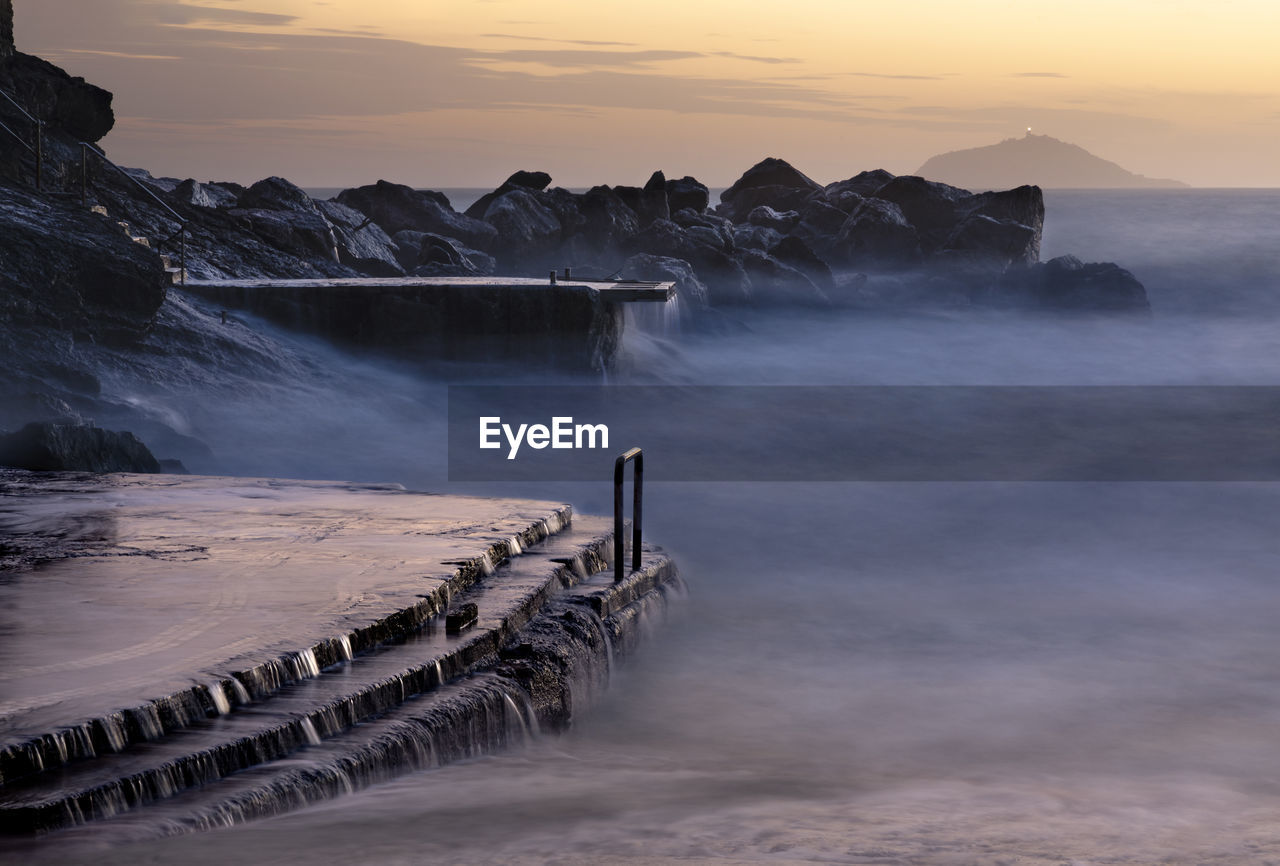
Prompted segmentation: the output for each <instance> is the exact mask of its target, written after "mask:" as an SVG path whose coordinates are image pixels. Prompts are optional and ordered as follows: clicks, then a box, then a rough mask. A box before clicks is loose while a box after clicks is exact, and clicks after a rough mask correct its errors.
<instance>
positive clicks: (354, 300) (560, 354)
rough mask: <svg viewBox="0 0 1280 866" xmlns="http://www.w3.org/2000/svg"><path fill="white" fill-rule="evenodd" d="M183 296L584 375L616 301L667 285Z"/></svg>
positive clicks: (458, 286)
mask: <svg viewBox="0 0 1280 866" xmlns="http://www.w3.org/2000/svg"><path fill="white" fill-rule="evenodd" d="M185 289H186V290H187V291H190V292H193V293H195V294H197V295H199V296H201V297H203V298H205V299H207V300H210V301H212V302H214V303H216V304H219V305H221V306H224V307H227V308H229V309H239V310H247V311H249V312H252V313H254V314H256V315H260V316H263V317H264V318H266V319H268V320H270V321H272V322H275V323H277V324H280V325H283V326H285V327H288V328H293V329H296V330H301V331H305V332H308V333H314V334H319V335H321V336H324V337H327V338H329V339H332V340H335V341H337V342H340V343H345V344H347V345H352V346H359V347H364V348H373V349H379V350H382V351H389V352H393V353H396V354H399V355H403V356H409V357H424V358H443V359H459V360H462V359H469V360H475V359H482V360H495V361H503V360H507V361H510V360H516V361H524V362H528V361H530V360H533V361H536V362H539V363H542V364H546V365H548V366H551V367H557V368H562V369H591V370H600V369H606V368H608V367H609V366H610V365H611V364H612V362H613V358H614V355H615V353H616V352H617V349H618V344H619V342H620V340H621V337H622V328H623V317H622V307H621V305H622V304H625V303H666V302H667V301H669V300H671V299H672V298H674V297H675V284H674V283H670V282H641V281H634V280H628V281H593V280H574V279H568V278H559V279H556V280H554V281H553V280H551V279H550V278H541V279H534V278H521V277H434V278H429V277H407V278H391V279H332V280H328V279H316V280H265V279H264V280H213V281H208V280H189V281H188V282H187V284H186V286H185Z"/></svg>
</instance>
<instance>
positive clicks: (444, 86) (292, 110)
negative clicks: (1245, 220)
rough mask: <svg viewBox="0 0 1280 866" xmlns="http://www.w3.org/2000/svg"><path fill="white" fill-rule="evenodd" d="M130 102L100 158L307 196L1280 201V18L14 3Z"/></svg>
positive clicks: (819, 5)
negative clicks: (1207, 197)
mask: <svg viewBox="0 0 1280 866" xmlns="http://www.w3.org/2000/svg"><path fill="white" fill-rule="evenodd" d="M14 6H15V14H16V32H17V41H18V48H19V49H20V50H22V51H26V52H28V53H31V54H38V55H40V56H43V57H46V58H48V59H50V60H52V61H54V62H55V63H57V64H59V65H60V66H62V67H64V68H66V69H67V70H68V71H70V72H71V73H72V74H75V75H83V76H85V77H86V78H88V79H89V80H90V81H92V82H94V83H96V84H99V85H101V86H103V87H106V88H108V89H109V90H112V91H113V92H114V93H115V107H116V114H117V123H116V130H115V131H114V132H113V133H112V134H111V135H110V136H109V137H108V138H107V139H106V141H105V145H106V147H107V149H108V151H109V152H110V153H111V154H112V155H113V156H114V157H115V158H116V159H117V160H118V161H122V162H124V163H125V164H131V165H140V166H143V167H146V168H148V169H150V170H152V171H153V172H154V173H156V174H171V175H177V176H180V177H187V176H191V175H194V176H196V177H197V178H199V179H202V180H237V181H241V182H251V181H253V180H256V179H258V178H261V177H264V176H267V175H271V174H280V175H284V176H286V177H289V178H290V179H292V180H294V181H295V182H298V183H300V184H303V185H306V186H346V185H351V184H358V183H369V182H372V181H373V180H376V179H378V178H380V177H385V178H387V179H391V180H396V181H400V182H404V183H410V184H413V185H416V186H433V187H459V186H492V185H495V184H496V183H498V182H499V181H501V180H502V179H503V178H505V177H506V176H507V175H508V174H510V173H511V172H512V171H514V170H516V169H519V168H525V169H540V170H545V171H548V172H550V173H551V174H552V175H553V176H554V178H555V180H556V182H557V183H559V184H562V185H565V186H587V185H591V184H594V183H643V181H644V180H645V178H646V177H647V176H648V175H649V173H650V172H651V171H653V170H654V169H658V168H661V169H663V170H664V171H665V172H666V173H667V175H668V176H669V177H670V176H677V177H678V176H681V175H685V174H692V175H694V176H696V177H698V178H699V179H701V180H703V181H705V182H707V183H709V184H711V185H713V186H717V185H727V184H728V183H730V182H732V181H733V180H734V178H736V177H737V176H738V175H739V174H740V173H741V172H742V171H743V170H744V169H745V168H747V167H748V166H750V165H751V164H752V163H754V162H756V161H758V160H759V159H761V158H763V157H765V156H779V157H783V158H785V159H787V160H789V161H790V162H792V163H793V164H795V165H796V166H797V167H798V168H800V169H801V170H803V171H805V172H806V173H808V174H809V175H810V176H812V177H813V178H814V179H816V180H819V181H822V182H829V181H833V180H838V179H841V178H844V177H848V176H850V175H852V174H854V173H856V172H858V171H860V170H863V169H869V168H876V167H882V168H886V169H889V170H890V171H892V172H894V173H907V172H911V171H914V170H915V169H917V168H918V167H919V166H920V164H921V163H923V162H924V160H925V159H927V158H928V157H930V156H932V155H934V154H936V153H940V152H943V151H948V150H956V149H959V148H965V147H975V146H978V145H984V144H993V143H995V142H997V141H999V140H1001V139H1004V138H1008V137H1010V136H1017V135H1021V134H1023V133H1024V132H1025V131H1026V128H1027V127H1032V128H1033V130H1034V131H1035V132H1036V133H1038V134H1046V135H1051V136H1054V137H1056V138H1060V139H1063V140H1065V141H1069V142H1072V143H1075V144H1079V145H1081V146H1083V147H1085V148H1087V149H1088V150H1090V151H1092V152H1093V153H1095V154H1097V155H1099V156H1102V157H1104V158H1106V159H1110V160H1113V161H1115V162H1118V163H1119V164H1120V165H1122V166H1124V167H1125V168H1127V169H1129V170H1130V171H1135V172H1138V173H1141V174H1146V175H1149V176H1154V177H1171V178H1176V179H1179V180H1183V181H1186V182H1188V183H1191V184H1194V185H1197V186H1280V159H1277V157H1276V154H1277V153H1278V152H1280V50H1277V47H1276V46H1277V45H1278V44H1280V3H1276V2H1275V0H1107V2H1102V0H1071V2H1055V0H1042V2H1034V3H1033V2H1025V0H964V2H953V0H896V2H874V3H872V2H853V0H787V2H774V3H758V2H752V0H733V2H730V0H647V2H643V3H638V2H634V0H633V2H615V0H595V2H580V0H536V2H535V0H359V2H354V0H328V2H324V0H15V3H14Z"/></svg>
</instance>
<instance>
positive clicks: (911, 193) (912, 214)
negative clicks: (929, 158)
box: [875, 175, 971, 253]
mask: <svg viewBox="0 0 1280 866" xmlns="http://www.w3.org/2000/svg"><path fill="white" fill-rule="evenodd" d="M970 197H971V196H970V193H969V191H968V190H963V189H960V188H959V187H954V186H948V185H947V184H945V183H936V182H934V181H931V180H925V179H924V178H922V177H916V176H915V175H903V176H901V177H895V178H894V179H893V180H891V181H889V182H888V183H886V184H885V185H884V186H882V187H880V188H879V189H878V190H876V192H875V198H877V199H879V200H881V201H887V202H890V203H892V204H894V205H897V207H898V210H899V211H900V212H901V213H902V215H903V217H904V218H905V219H906V221H907V222H908V223H909V224H910V225H911V227H912V228H914V229H915V231H916V234H917V235H918V237H919V239H920V245H921V247H922V249H923V251H924V252H925V253H929V252H932V251H933V250H936V249H939V248H940V247H941V246H942V244H943V242H944V241H945V240H946V239H947V237H948V236H949V235H950V234H951V232H952V230H953V229H954V228H955V225H956V223H957V222H959V219H960V217H961V215H962V213H963V209H962V207H961V205H962V203H963V202H965V200H967V199H969V198H970Z"/></svg>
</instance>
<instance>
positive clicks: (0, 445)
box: [0, 422, 161, 473]
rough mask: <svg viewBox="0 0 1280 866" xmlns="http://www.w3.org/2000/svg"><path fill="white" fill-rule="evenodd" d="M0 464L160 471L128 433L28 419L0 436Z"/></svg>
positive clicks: (61, 469) (75, 469)
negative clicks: (14, 431)
mask: <svg viewBox="0 0 1280 866" xmlns="http://www.w3.org/2000/svg"><path fill="white" fill-rule="evenodd" d="M0 465H3V466H10V467H13V468H15V469H26V470H29V471H31V472H149V473H156V472H160V471H161V468H160V463H159V461H158V460H156V458H155V456H154V455H153V454H152V453H151V451H150V450H148V448H147V446H146V445H143V444H142V442H141V441H139V440H138V437H136V436H134V435H133V434H132V433H128V432H121V433H115V432H112V431H110V430H101V429H99V428H97V427H89V426H84V425H69V424H53V423H49V422H32V423H30V424H28V425H27V426H25V427H23V428H22V429H21V430H19V431H18V432H17V433H10V434H8V435H3V436H0Z"/></svg>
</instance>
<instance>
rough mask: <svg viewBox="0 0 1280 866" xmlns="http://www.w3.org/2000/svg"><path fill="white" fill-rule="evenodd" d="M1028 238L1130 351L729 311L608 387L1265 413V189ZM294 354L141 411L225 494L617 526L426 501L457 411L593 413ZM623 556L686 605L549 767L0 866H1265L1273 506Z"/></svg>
mask: <svg viewBox="0 0 1280 866" xmlns="http://www.w3.org/2000/svg"><path fill="white" fill-rule="evenodd" d="M450 194H451V201H454V204H455V206H458V207H459V208H462V207H465V206H466V204H467V202H466V201H465V196H463V195H462V194H461V191H450ZM455 196H456V198H455ZM1046 206H1047V217H1046V222H1045V231H1044V242H1043V250H1042V258H1049V257H1053V256H1058V255H1063V254H1067V253H1071V254H1074V255H1076V256H1078V257H1079V258H1081V259H1082V260H1084V261H1114V262H1117V263H1119V264H1121V265H1122V266H1123V267H1125V268H1126V269H1128V270H1130V271H1131V272H1132V273H1133V274H1134V275H1135V276H1136V277H1137V278H1138V279H1139V280H1140V281H1141V282H1142V283H1143V284H1144V285H1145V286H1146V289H1147V292H1148V295H1149V298H1150V301H1151V307H1152V312H1151V315H1150V316H1081V315H1063V314H1046V313H1030V312H1009V311H991V310H975V309H965V308H957V307H949V308H945V309H913V310H909V311H901V312H897V313H894V312H886V311H877V312H874V313H871V312H867V311H860V310H855V309H848V310H844V309H841V310H836V311H831V310H818V309H808V308H806V309H786V310H783V309H777V308H772V309H758V310H736V311H733V312H732V314H726V316H724V317H723V318H722V319H721V320H719V321H718V324H717V326H716V327H714V328H699V327H696V326H688V327H685V328H684V329H683V330H677V331H672V330H670V329H668V330H666V331H657V330H645V329H642V328H635V329H632V330H631V331H629V332H628V336H627V338H626V340H627V343H626V345H625V347H624V349H625V351H624V356H625V358H626V360H627V363H626V365H625V366H624V367H623V368H622V369H621V370H620V371H617V372H614V373H613V374H612V376H611V378H610V380H609V382H610V384H611V385H612V384H630V383H637V384H670V385H777V386H794V385H876V386H895V385H931V386H959V385H966V386H969V385H1029V386H1055V385H1075V386H1079V385H1124V386H1150V387H1163V386H1170V385H1195V386H1203V387H1210V388H1212V387H1217V386H1224V387H1225V386H1241V385H1249V386H1255V385H1263V386H1276V385H1280V190H1207V189H1195V190H1152V191H1088V190H1081V191H1049V192H1048V193H1047V194H1046ZM262 327H263V328H267V326H266V325H265V324H264V325H262ZM280 339H282V340H284V339H292V338H289V337H288V336H287V335H281V337H280ZM293 345H295V351H296V352H297V353H298V354H299V357H305V358H309V359H310V360H309V361H308V362H307V363H300V364H298V365H296V368H295V372H296V375H297V376H299V377H300V380H299V381H300V383H291V382H289V381H285V380H283V379H282V380H280V381H275V382H267V383H264V384H263V386H262V388H261V389H258V390H252V389H243V390H242V391H241V392H240V393H237V394H234V395H225V396H224V397H223V398H221V399H220V400H219V401H216V403H217V404H216V405H209V403H208V401H200V400H199V399H197V397H198V395H185V396H184V395H182V394H178V393H176V392H166V393H155V394H150V395H142V397H145V398H146V399H150V400H153V401H155V402H156V403H157V404H161V405H160V408H163V409H164V410H166V411H168V412H169V413H171V415H172V417H174V418H177V419H179V420H180V421H181V422H182V424H183V425H185V427H184V429H187V430H189V431H190V432H191V434H192V435H196V436H199V437H201V438H205V439H206V440H207V441H215V442H218V443H221V448H220V449H219V450H220V453H222V454H223V455H224V458H223V464H222V465H221V467H220V468H221V469H222V470H223V471H226V472H234V473H242V474H267V475H286V476H303V477H337V478H351V479H359V480H376V481H398V482H400V483H403V484H405V485H406V486H409V487H414V488H428V489H432V490H438V491H441V492H457V493H482V494H484V493H492V494H497V493H502V494H509V495H523V496H529V497H536V498H550V499H562V500H564V501H568V502H572V503H573V504H574V506H575V508H576V509H577V510H578V511H579V512H581V513H594V514H607V513H610V510H611V494H612V490H611V485H610V484H609V481H608V479H607V478H602V479H601V481H600V482H599V483H590V482H547V483H543V484H535V483H531V482H520V483H514V482H513V483H503V482H501V481H496V482H489V483H484V484H480V483H468V484H463V483H458V482H452V483H451V482H449V481H448V474H447V465H446V464H445V461H444V458H443V456H442V454H443V451H444V443H443V441H442V437H443V436H444V429H445V425H444V422H443V420H442V418H441V414H442V412H443V406H444V390H445V386H446V385H448V384H449V383H450V382H453V381H459V380H461V379H464V378H465V379H466V380H467V381H472V382H474V381H476V379H477V376H479V378H480V379H484V378H485V377H486V376H487V377H489V378H491V379H492V380H494V381H528V380H529V379H531V378H537V379H538V380H539V381H541V382H544V383H551V384H555V383H557V382H560V381H563V382H565V383H571V384H580V383H582V382H585V381H591V380H588V379H584V378H581V377H579V378H572V377H564V378H558V377H556V376H553V375H551V374H547V373H545V372H541V371H538V372H531V371H529V370H526V369H514V368H501V367H494V368H492V369H482V370H481V371H480V372H479V373H477V371H476V370H475V369H468V370H461V369H451V368H448V367H440V368H435V369H432V370H431V371H429V372H426V373H424V372H422V371H421V370H420V369H417V368H412V369H411V368H407V367H405V366H392V365H389V364H383V363H382V362H378V361H374V360H370V359H367V358H364V359H354V358H351V357H348V356H345V355H341V354H339V353H337V352H335V351H333V350H332V349H329V348H326V347H323V346H320V345H318V344H315V343H295V344H293ZM303 380H305V381H303ZM104 387H106V388H108V389H109V388H111V387H114V386H113V383H112V382H111V381H108V382H106V384H105V385H104ZM140 390H141V389H140ZM291 394H296V396H293V397H291V396H290V395H291ZM142 397H140V398H139V399H142ZM778 424H779V425H780V426H779V430H778V437H777V441H778V442H779V443H780V445H779V447H780V448H782V449H784V450H785V448H786V447H787V446H786V442H787V441H788V440H787V431H786V430H785V419H780V420H779V422H778ZM689 435H690V436H691V437H700V438H711V437H731V436H732V435H733V431H732V430H724V429H694V430H690V431H689ZM228 443H229V444H228ZM784 458H785V454H784ZM655 471H656V470H655ZM645 530H646V536H647V538H649V539H651V540H652V541H654V542H655V543H658V544H660V545H662V546H663V547H665V548H666V549H667V550H669V551H670V552H671V553H672V554H673V556H674V557H675V559H676V561H677V562H678V563H679V565H680V568H681V572H682V574H683V576H684V577H685V579H686V581H687V583H688V585H689V596H688V598H687V599H686V600H685V601H683V602H682V603H680V604H678V605H675V606H673V608H672V609H671V611H670V613H669V619H668V622H667V623H666V624H665V625H664V626H663V627H662V628H660V629H659V630H658V631H657V632H656V633H655V634H654V635H653V637H652V639H651V640H650V641H648V642H647V643H646V644H645V645H644V646H643V647H642V648H641V650H640V651H639V653H638V654H637V655H636V656H634V657H633V658H631V659H629V660H628V661H627V663H626V664H625V665H622V666H620V667H619V669H618V670H617V671H616V672H615V674H614V677H613V682H612V685H611V688H610V690H609V692H608V693H607V695H606V696H605V697H604V698H603V699H602V700H601V702H600V703H598V704H597V705H596V706H594V707H592V708H591V709H590V710H589V711H588V712H586V713H585V714H583V715H581V716H580V717H579V718H577V719H576V720H575V723H574V725H573V727H572V729H571V730H570V731H568V732H567V733H565V734H563V735H558V736H557V735H546V736H543V737H542V738H541V739H539V740H537V741H535V742H532V743H530V744H528V745H525V746H521V747H518V748H515V749H512V750H510V751H507V752H504V753H501V754H496V755H491V756H486V757H480V758H475V759H472V760H467V761H463V762H461V763H458V764H454V765H452V766H448V767H444V768H441V769H434V770H430V771H426V772H418V773H411V774H409V775H405V776H403V777H401V778H399V779H397V780H395V781H392V782H389V783H385V784H380V785H375V786H373V787H369V788H367V789H365V790H361V791H357V792H356V793H353V794H350V795H347V796H343V797H341V798H338V799H335V800H332V801H329V802H326V803H323V804H321V805H318V806H312V807H309V808H305V809H301V810H299V811H296V812H292V813H290V814H287V815H284V816H282V817H279V818H274V819H270V820H263V821H258V822H254V823H249V824H244V825H240V826H233V827H229V828H226V829H223V830H218V831H214V832H208V833H203V834H199V835H185V836H176V837H163V836H157V838H136V837H135V836H134V835H127V836H126V835H124V834H121V833H117V832H116V831H114V830H113V827H112V824H111V822H109V821H108V822H104V823H103V824H102V826H101V828H100V830H98V831H96V832H97V835H96V836H94V837H93V838H92V839H90V840H89V841H88V842H82V843H78V845H77V846H76V847H68V846H65V845H58V844H57V843H56V840H50V844H48V845H47V846H45V847H42V848H40V849H38V850H37V851H36V853H35V854H34V855H32V856H31V857H25V856H24V859H27V860H30V861H32V862H51V863H52V862H86V863H88V862H93V863H101V864H117V863H118V864H148V863H155V864H160V863H164V864H175V863H180V864H184V866H185V864H224V863H283V864H314V863H378V864H420V863H432V864H435V863H441V864H451V863H458V864H463V863H465V864H477V863H486V864H487V863H539V864H541V863H547V864H552V863H555V864H600V863H628V864H650V863H673V862H680V863H704V862H705V863H739V864H741V863H751V864H755V863H770V864H787V863H853V864H939V866H941V864H948V866H953V864H992V866H995V864H1010V866H1011V864H1019V866H1041V864H1044V866H1049V864H1052V866H1063V864H1081V866H1082V864H1118V863H1125V864H1151V863H1162V864H1263V863H1272V862H1280V821H1277V819H1276V816H1277V815H1280V628H1278V627H1277V623H1280V484H1276V483H1274V482H1271V481H1268V480H1266V479H1265V478H1259V479H1256V480H1253V479H1243V480H1234V481H1230V482H1224V481H1196V480H1183V481H1134V480H1123V481H1121V480H1106V479H1103V480H1096V479H1095V480H1087V481H1071V480H1065V481H1062V480H1060V481H1026V482H1021V481H1019V482H1010V481H964V482H958V481H930V480H927V479H926V480H916V481H911V482H899V481H874V482H873V481H829V482H814V481H808V482H803V483H801V482H786V481H758V480H751V479H749V478H744V479H740V480H731V481H718V482H692V481H690V482H662V481H655V482H653V483H651V484H649V485H648V486H647V487H646V491H645ZM157 829H160V828H157Z"/></svg>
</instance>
